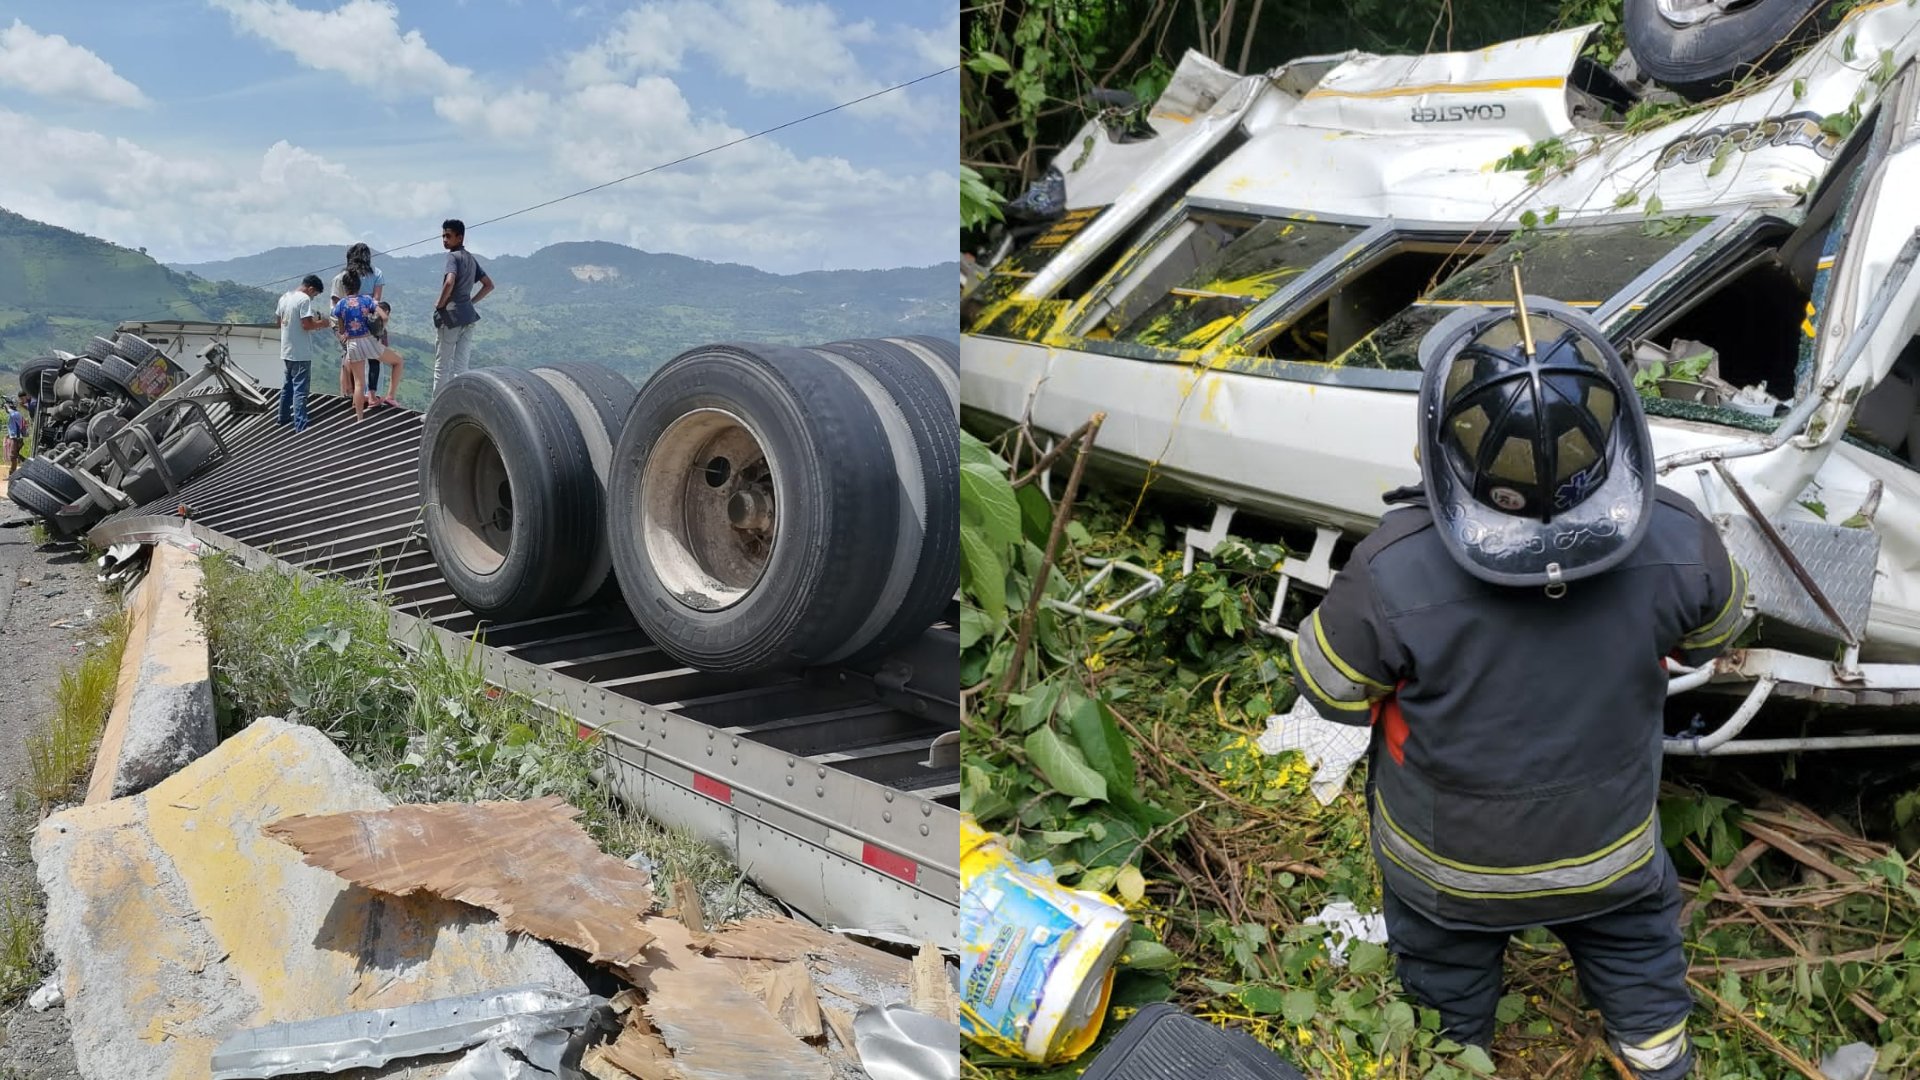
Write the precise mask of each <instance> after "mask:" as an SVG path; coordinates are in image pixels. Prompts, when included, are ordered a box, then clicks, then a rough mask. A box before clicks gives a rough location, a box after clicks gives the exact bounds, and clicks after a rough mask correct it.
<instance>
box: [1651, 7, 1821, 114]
mask: <svg viewBox="0 0 1920 1080" xmlns="http://www.w3.org/2000/svg"><path fill="white" fill-rule="evenodd" d="M1663 2H1665V3H1669V4H1672V5H1673V6H1675V7H1682V8H1684V7H1688V6H1692V5H1688V4H1686V3H1685V2H1684V0H1626V3H1625V10H1624V11H1623V12H1622V14H1621V21H1622V22H1623V23H1624V24H1625V26H1624V28H1625V31H1626V38H1627V48H1628V50H1629V51H1631V52H1632V53H1633V58H1634V59H1635V60H1636V61H1638V62H1639V64H1640V68H1641V70H1643V71H1645V72H1646V73H1647V75H1649V76H1651V77H1652V78H1653V79H1654V80H1655V81H1657V82H1659V83H1660V84H1661V85H1662V86H1665V87H1666V88H1667V89H1669V90H1671V91H1673V92H1674V93H1676V94H1679V95H1680V96H1681V97H1683V98H1686V99H1687V100H1689V101H1705V100H1707V99H1708V98H1712V97H1715V96H1717V95H1719V94H1722V93H1725V92H1726V91H1728V90H1730V89H1732V88H1733V84H1734V83H1735V82H1736V81H1738V80H1739V79H1741V78H1744V77H1745V76H1747V75H1749V74H1767V73H1771V72H1774V71H1778V70H1779V69H1780V68H1782V67H1784V66H1786V64H1787V62H1788V61H1790V60H1792V59H1793V58H1794V57H1795V56H1797V55H1799V52H1800V50H1799V48H1798V47H1799V46H1800V45H1802V44H1804V43H1805V42H1807V41H1810V40H1812V39H1814V38H1816V37H1819V36H1820V35H1821V34H1823V33H1825V32H1826V31H1827V30H1829V29H1831V28H1832V20H1831V19H1830V18H1826V17H1823V12H1822V11H1821V9H1822V8H1826V7H1828V6H1829V5H1830V4H1831V3H1832V0H1753V2H1752V3H1749V4H1747V5H1746V6H1744V7H1737V8H1734V9H1733V10H1731V11H1724V12H1721V13H1719V14H1716V15H1714V16H1712V17H1711V18H1708V19H1705V20H1703V21H1701V22H1697V23H1693V24H1692V25H1683V24H1681V23H1676V22H1674V21H1673V20H1671V19H1669V18H1668V17H1667V16H1666V15H1664V14H1662V13H1661V10H1660V9H1661V5H1662V3H1663Z"/></svg>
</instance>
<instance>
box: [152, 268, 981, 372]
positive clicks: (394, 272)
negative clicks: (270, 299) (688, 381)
mask: <svg viewBox="0 0 1920 1080" xmlns="http://www.w3.org/2000/svg"><path fill="white" fill-rule="evenodd" d="M343 254H344V252H343V249H341V248H337V247H313V246H309V247H294V248H275V249H274V250H272V251H268V252H264V253H262V254H259V255H251V256H248V257H246V258H242V259H231V260H227V261H225V262H216V263H198V264H187V265H182V266H176V267H175V268H174V269H176V270H180V271H182V272H186V273H190V274H193V275H195V276H196V277H199V278H203V279H212V280H230V281H246V282H254V283H263V284H264V283H267V282H275V284H274V285H273V286H272V288H274V289H275V290H279V289H286V288H290V287H292V285H293V284H294V283H295V282H297V281H298V280H299V277H300V276H301V275H303V274H306V273H311V272H318V273H319V274H320V276H321V277H322V278H323V279H325V280H326V281H327V282H328V283H329V284H331V282H332V280H333V275H334V273H335V272H336V270H337V269H338V267H339V265H340V262H341V259H342V256H343ZM480 264H481V266H482V267H483V268H484V269H485V270H486V272H487V274H488V276H489V277H491V278H492V279H493V283H494V291H493V294H492V295H491V296H489V297H487V299H486V300H484V301H482V302H481V303H480V305H479V310H480V324H479V326H478V327H477V328H476V329H475V331H474V358H475V362H476V363H480V364H489V363H505V364H514V365H517V366H522V367H531V366H534V365H537V364H540V363H546V362H551V361H555V360H586V361H591V362H594V363H603V364H607V365H609V366H611V367H613V368H615V369H617V370H620V371H623V372H625V373H626V374H627V375H628V376H629V377H633V378H635V379H636V380H637V379H639V378H644V377H645V376H646V375H647V374H648V373H649V372H651V371H652V370H653V369H654V368H655V367H657V366H658V365H659V364H661V363H663V362H665V361H666V360H668V359H671V358H672V357H673V356H675V355H677V354H678V353H680V352H682V351H684V350H686V349H688V348H690V347H692V346H695V345H701V344H705V343H707V342H713V341H773V342H782V343H786V344H794V345H815V344H820V343H823V342H828V341H836V340H840V339H843V338H850V337H883V336H888V335H897V334H939V335H943V336H947V337H952V336H954V334H955V333H956V328H957V327H958V325H959V318H960V311H959V297H960V292H959V288H958V286H957V285H956V282H957V281H958V280H959V267H958V266H957V265H956V264H953V263H948V264H946V265H944V266H930V267H911V268H903V269H897V270H827V271H816V272H810V273H804V274H770V273H767V272H766V271H764V270H756V269H754V268H753V267H750V266H741V265H738V264H735V263H712V262H705V261H703V260H700V259H692V258H688V257H686V256H684V255H662V254H655V253H652V252H646V251H639V250H636V249H634V248H630V247H626V246H624V245H621V244H611V243H601V242H587V243H565V244H554V245H552V246H550V247H545V248H541V249H540V250H539V251H536V252H534V253H533V254H531V255H525V256H512V255H509V256H501V257H498V258H489V257H487V256H484V255H482V256H480ZM374 265H376V266H378V267H379V268H380V272H381V274H382V275H383V276H384V278H385V281H386V288H385V292H384V294H383V295H384V297H385V298H386V299H387V300H388V301H390V302H391V303H392V304H393V319H394V323H393V325H394V331H395V332H396V333H398V334H406V335H410V336H417V337H419V338H422V339H425V340H429V341H430V340H431V339H432V337H433V330H432V323H431V321H430V315H431V309H432V306H433V301H434V300H435V299H436V298H438V296H439V293H440V282H441V278H442V275H443V274H444V272H445V270H444V268H445V265H446V253H445V252H443V251H434V252H432V253H429V254H423V255H413V256H387V257H384V258H378V259H375V260H374ZM396 344H398V342H396ZM423 359H427V360H428V362H430V358H423Z"/></svg>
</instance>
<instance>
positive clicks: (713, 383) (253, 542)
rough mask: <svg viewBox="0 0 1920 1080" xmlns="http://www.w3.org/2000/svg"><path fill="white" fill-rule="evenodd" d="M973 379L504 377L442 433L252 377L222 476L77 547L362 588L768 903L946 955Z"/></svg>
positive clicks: (470, 387) (105, 526)
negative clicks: (967, 409) (729, 862)
mask: <svg viewBox="0 0 1920 1080" xmlns="http://www.w3.org/2000/svg"><path fill="white" fill-rule="evenodd" d="M214 355H216V356H219V357H222V358H224V352H223V351H220V350H218V349H216V350H215V352H214ZM957 366H958V351H957V349H956V347H955V345H954V344H953V343H952V342H951V341H942V340H938V339H931V338H900V339H878V340H871V341H859V342H836V343H833V344H831V345H827V346H822V347H820V348H817V349H789V348H783V347H777V346H714V347H709V348H706V349H696V350H692V351H691V352H689V353H687V354H685V355H683V356H682V357H680V358H678V359H676V360H675V361H673V362H672V363H670V364H668V365H667V366H666V367H665V368H663V369H662V370H661V371H660V372H657V373H656V374H655V377H654V378H653V379H652V380H650V381H649V382H648V384H647V386H646V387H645V388H643V389H641V390H639V391H636V390H635V388H634V387H633V386H632V385H631V384H630V383H628V382H627V381H626V380H625V379H623V378H621V377H620V376H619V375H618V374H616V373H614V372H611V371H609V370H607V369H604V368H599V367H596V366H594V365H587V364H556V365H552V366H549V367H542V368H535V369H533V370H531V371H527V370H519V369H504V368H492V369H483V370H480V371H475V372H472V373H469V374H466V375H462V376H460V377H459V378H457V379H455V380H453V381H452V382H451V383H449V384H448V385H447V386H446V387H445V388H443V390H442V392H441V394H440V395H439V396H438V397H437V398H436V401H435V404H434V406H433V408H432V409H431V410H430V411H429V412H428V413H427V414H425V415H424V416H423V415H422V414H419V413H414V412H411V411H408V410H405V409H397V408H388V409H375V410H372V411H370V412H369V413H368V414H367V415H366V417H365V419H362V420H356V419H355V418H354V416H353V413H352V409H351V407H350V406H349V403H348V402H347V401H345V400H344V399H341V398H337V397H331V396H327V397H316V398H314V399H313V400H312V404H311V409H310V416H311V419H310V426H309V428H308V429H307V430H306V431H304V432H300V433H295V432H294V431H293V429H292V427H291V426H290V425H281V424H279V423H277V422H276V421H277V419H278V417H277V411H278V410H277V400H276V392H275V391H271V390H268V391H257V390H256V391H254V392H252V393H250V394H249V395H248V396H247V400H245V401H231V402H230V401H227V400H225V399H223V400H222V401H221V402H220V403H219V404H217V405H216V406H215V407H214V408H212V409H210V410H208V415H209V417H210V423H209V425H208V427H209V430H210V432H211V433H212V434H213V435H214V436H216V437H217V438H218V440H219V447H220V453H219V455H218V458H217V459H216V460H215V461H214V462H213V464H212V465H211V467H207V468H204V469H202V470H199V471H198V472H197V474H196V475H193V476H192V477H191V478H190V479H183V480H182V482H179V483H177V484H169V485H168V490H166V491H165V492H163V493H161V494H159V495H158V496H157V497H153V498H149V499H146V500H142V501H138V504H137V505H125V503H124V502H123V503H121V504H120V505H121V506H122V507H123V508H121V509H118V510H117V511H116V512H114V513H112V514H111V516H107V517H105V518H104V520H97V523H94V524H92V525H91V528H90V529H89V530H88V531H87V533H86V535H87V537H88V539H89V540H90V541H91V542H92V543H94V544H96V545H99V546H102V547H105V546H109V545H112V544H120V543H131V542H156V541H157V542H172V543H180V544H185V545H187V546H189V547H192V548H195V549H198V550H218V551H224V552H227V553H229V554H231V555H234V556H236V557H238V558H239V559H241V560H242V561H243V562H244V563H246V564H248V565H252V566H268V565H276V566H279V567H282V568H287V569H292V570H296V571H300V572H303V573H307V574H313V575H320V576H331V577H338V578H343V579H346V580H350V581H356V582H361V583H365V584H367V585H368V586H370V587H372V588H375V589H377V590H378V591H379V592H380V593H381V594H382V595H383V597H384V599H385V600H386V602H387V603H388V605H389V606H390V611H391V614H390V622H391V627H392V631H393V634H394V637H395V638H396V640H398V641H399V642H400V643H401V644H402V645H403V646H405V647H408V648H414V649H417V648H423V647H438V648H441V649H444V650H446V651H447V652H449V653H450V654H452V655H464V656H467V657H470V658H471V660H472V661H473V662H474V663H476V664H477V665H478V666H479V667H480V669H481V670H482V671H483V672H484V673H485V675H486V677H487V679H488V680H489V681H491V682H493V683H494V684H496V685H498V686H501V687H503V688H506V689H510V690H513V691H517V692H520V693H523V694H525V695H527V696H528V697H530V698H531V699H533V700H535V701H537V702H539V703H541V704H542V705H544V706H546V707H548V708H549V709H550V710H551V711H552V712H553V713H554V714H555V716H556V717H557V718H558V719H559V720H561V721H563V722H565V723H567V724H569V725H571V726H573V727H574V729H575V730H577V732H578V734H579V735H580V736H581V737H582V738H588V737H596V736H597V737H598V738H599V739H600V740H601V743H602V745H603V747H604V748H605V751H606V756H605V759H604V760H605V765H604V771H605V779H606V781H607V782H608V783H609V784H610V785H611V787H612V788H613V790H614V791H615V792H616V793H617V794H619V795H620V796H621V797H623V798H624V799H626V800H627V801H628V802H629V803H631V804H632V805H634V806H635V807H636V808H638V809H639V810H641V811H642V812H644V813H646V814H647V815H648V816H650V817H652V818H654V819H655V820H657V821H660V822H662V823H665V824H668V825H680V826H686V827H688V828H690V829H692V830H693V831H694V832H696V833H698V834H699V835H701V836H703V837H705V838H707V839H708V840H710V841H712V842H714V843H716V844H718V845H720V846H721V847H723V848H724V849H726V850H727V851H728V852H729V853H730V854H731V855H732V856H733V857H735V858H736V859H737V860H738V861H739V863H740V866H741V869H742V870H743V871H744V872H745V873H746V874H747V876H748V877H750V878H751V879H752V880H754V881H755V882H756V883H757V884H759V885H761V886H762V887H763V888H764V889H766V891H767V892H769V893H770V894H772V895H774V896H776V897H778V898H779V899H781V900H782V901H784V902H786V903H787V904H790V905H791V906H792V907H794V908H795V909H797V910H799V911H801V912H803V913H805V914H806V915H808V916H810V917H812V918H814V919H816V920H819V921H821V922H823V923H827V924H830V925H835V926H840V927H848V928H858V929H862V930H866V931H869V932H873V933H877V934H881V935H891V936H899V937H901V938H905V939H911V940H933V941H936V942H939V943H940V944H942V945H944V946H947V947H952V946H953V944H954V941H953V934H954V932H955V930H954V928H955V926H956V925H957V915H956V909H957V904H958V900H959V872H958V852H959V816H958V810H957V804H958V799H959V753H958V750H959V746H958V739H959V704H958V702H959V687H958V665H957V653H958V643H957V636H956V634H955V631H954V629H953V617H952V613H951V611H950V608H951V604H952V598H953V595H954V592H955V589H956V586H957V577H958V563H957V558H956V557H955V555H954V548H955V545H957V530H958V523H957V513H958V509H957V488H958V478H957V469H958V465H957V456H958V450H957V429H956V425H957V421H958V371H957ZM219 371H220V373H221V378H222V385H225V384H226V383H242V384H245V385H246V386H248V387H249V388H251V385H252V381H251V380H250V379H247V378H246V377H245V375H244V374H243V373H238V372H236V371H234V370H233V369H232V368H230V367H227V366H225V365H224V364H223V365H222V366H221V367H220V368H219ZM943 448H944V449H943ZM117 494H124V493H117Z"/></svg>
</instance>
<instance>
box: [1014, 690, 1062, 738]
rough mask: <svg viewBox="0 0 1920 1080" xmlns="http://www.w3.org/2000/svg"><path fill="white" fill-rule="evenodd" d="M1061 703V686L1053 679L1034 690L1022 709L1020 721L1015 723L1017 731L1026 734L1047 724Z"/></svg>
mask: <svg viewBox="0 0 1920 1080" xmlns="http://www.w3.org/2000/svg"><path fill="white" fill-rule="evenodd" d="M1059 702H1060V684H1059V683H1058V682H1055V681H1053V680H1052V679H1049V680H1047V681H1046V682H1043V683H1041V684H1040V685H1039V686H1036V687H1034V688H1033V690H1032V691H1031V693H1030V694H1029V695H1028V697H1027V703H1026V704H1025V705H1023V706H1021V707H1020V716H1019V719H1018V720H1017V721H1016V722H1015V723H1014V728H1015V730H1017V731H1019V732H1021V733H1022V734H1025V733H1026V732H1029V731H1032V730H1033V729H1034V728H1037V727H1040V726H1041V725H1043V724H1045V723H1046V722H1047V720H1048V719H1050V718H1051V717H1052V716H1053V711H1054V707H1055V706H1057V705H1058V704H1059Z"/></svg>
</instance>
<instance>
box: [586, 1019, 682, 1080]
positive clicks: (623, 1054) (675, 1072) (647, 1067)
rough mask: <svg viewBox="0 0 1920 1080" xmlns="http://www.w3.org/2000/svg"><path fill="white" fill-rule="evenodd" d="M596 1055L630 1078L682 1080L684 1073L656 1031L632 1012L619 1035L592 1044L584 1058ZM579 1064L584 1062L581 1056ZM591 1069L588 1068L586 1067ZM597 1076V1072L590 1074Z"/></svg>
mask: <svg viewBox="0 0 1920 1080" xmlns="http://www.w3.org/2000/svg"><path fill="white" fill-rule="evenodd" d="M596 1054H597V1055H598V1060H599V1061H602V1062H605V1063H606V1064H608V1065H611V1066H613V1067H614V1068H616V1069H618V1070H620V1072H621V1074H622V1075H625V1076H631V1077H633V1078H634V1080H685V1077H686V1074H685V1073H683V1072H681V1071H680V1066H679V1065H677V1064H676V1063H675V1062H674V1060H673V1052H672V1051H670V1050H668V1049H667V1044H666V1043H665V1042H664V1041H662V1040H661V1038H660V1033H659V1032H658V1031H655V1030H654V1029H653V1025H652V1024H650V1023H648V1022H647V1018H646V1017H644V1016H642V1015H640V1013H638V1012H634V1013H632V1014H630V1015H629V1016H628V1017H627V1026H626V1027H624V1028H621V1029H620V1037H619V1038H618V1039H615V1040H614V1041H613V1042H611V1043H608V1044H606V1045H604V1046H596V1047H594V1048H593V1050H590V1051H588V1054H587V1056H588V1057H594V1056H595V1055H596ZM580 1064H581V1065H582V1067H585V1066H586V1065H587V1061H586V1059H585V1058H582V1059H581V1062H580ZM589 1071H591V1070H589ZM594 1075H596V1076H597V1075H598V1074H594Z"/></svg>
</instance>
